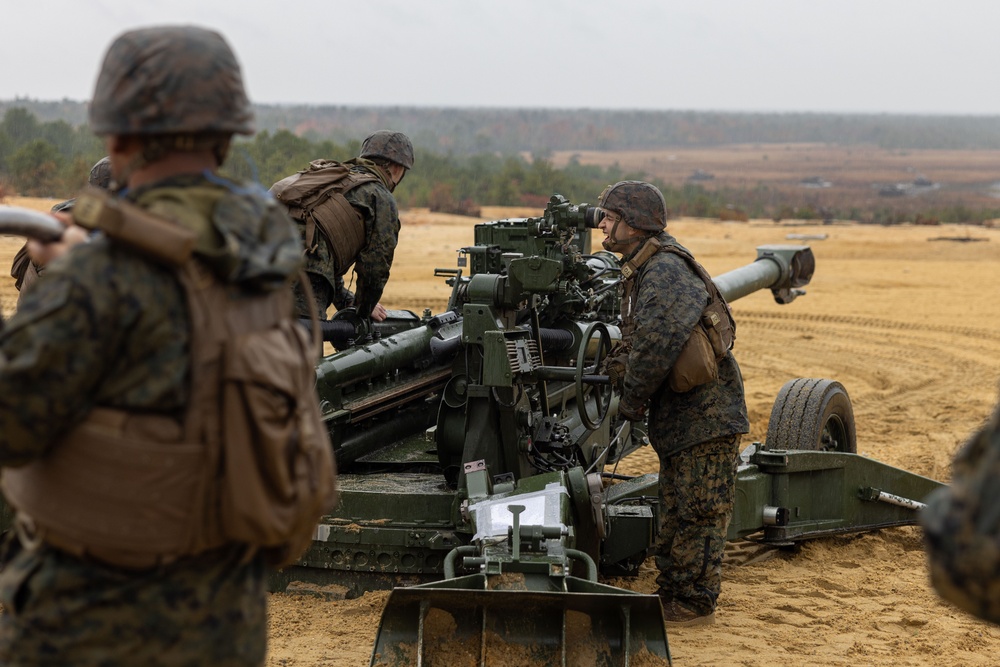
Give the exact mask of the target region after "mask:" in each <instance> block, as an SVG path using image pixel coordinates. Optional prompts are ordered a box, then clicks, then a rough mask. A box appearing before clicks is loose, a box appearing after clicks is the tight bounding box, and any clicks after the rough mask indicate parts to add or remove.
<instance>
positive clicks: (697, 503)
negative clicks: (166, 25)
mask: <svg viewBox="0 0 1000 667" xmlns="http://www.w3.org/2000/svg"><path fill="white" fill-rule="evenodd" d="M598 206H599V207H600V208H601V210H602V212H603V213H604V217H603V219H602V220H601V223H600V227H601V229H602V230H603V231H604V232H605V234H606V235H607V238H606V239H605V240H604V247H605V248H606V249H608V250H612V251H614V252H620V253H622V255H623V256H622V261H623V265H627V262H628V261H629V260H631V259H633V258H634V257H636V256H637V254H638V253H640V252H641V250H642V248H643V246H644V245H645V244H646V242H647V240H648V239H650V238H655V239H656V240H657V241H658V242H659V244H660V245H661V246H668V245H674V246H679V244H678V243H677V240H676V239H675V238H674V237H673V236H671V235H670V234H668V233H667V232H666V231H665V228H666V217H667V211H666V204H665V202H664V200H663V195H662V194H661V193H660V191H659V190H658V189H656V188H655V187H654V186H652V185H650V184H648V183H642V182H638V181H623V182H619V183H616V184H615V185H613V186H610V187H609V188H607V189H606V190H605V191H604V193H603V194H602V195H601V198H600V201H599V203H598ZM626 273H627V272H626ZM623 282H624V285H625V286H624V292H625V294H624V296H623V300H622V316H623V331H624V333H625V337H626V344H627V345H628V348H627V349H628V354H627V361H626V362H625V368H624V373H623V375H622V373H621V371H620V370H619V371H618V372H617V373H616V372H612V373H611V374H612V377H613V378H615V377H616V375H618V376H621V377H622V384H621V391H622V395H621V400H620V402H619V414H620V416H621V417H623V418H625V419H629V420H632V421H640V420H642V419H643V418H644V417H646V416H647V406H648V426H649V437H650V442H651V444H652V446H653V449H654V450H656V453H657V455H658V457H659V459H660V476H659V495H660V513H659V516H660V525H659V533H658V537H657V543H656V546H655V556H656V564H657V567H658V569H659V570H660V575H659V577H657V583H658V584H659V591H658V593H659V595H660V598H661V601H662V602H663V607H664V616H665V618H666V620H667V622H668V624H671V625H694V624H699V623H706V622H712V621H713V620H714V616H713V614H714V611H715V606H716V601H717V599H718V596H719V591H720V589H721V569H722V568H721V566H722V555H723V550H724V547H725V539H726V531H727V530H728V526H729V521H730V518H731V517H732V512H733V502H734V499H735V484H736V465H737V461H738V457H739V443H740V438H741V434H743V433H746V432H747V431H749V421H748V419H747V409H746V401H745V399H744V394H743V379H742V376H741V375H740V369H739V366H738V365H737V364H736V360H735V359H734V358H733V355H732V353H727V354H726V356H725V357H724V358H723V359H722V360H721V361H719V362H718V367H719V372H718V375H719V377H718V380H716V381H711V382H708V383H706V384H701V385H699V386H696V387H694V388H692V389H690V390H689V391H686V392H683V393H679V392H675V391H673V390H672V389H671V388H670V384H669V382H668V381H667V377H668V374H669V373H670V370H671V367H672V366H673V365H674V362H675V361H676V360H677V358H678V355H679V354H680V352H681V349H682V347H683V346H684V344H685V343H686V342H687V340H688V338H689V337H690V336H691V333H692V331H693V330H694V327H695V326H696V324H697V323H698V321H699V319H700V318H701V315H702V312H703V311H704V309H705V307H706V306H707V305H708V303H709V294H708V291H707V289H706V287H705V283H704V282H703V281H702V279H701V278H700V277H699V276H698V275H697V274H696V273H695V272H694V270H693V269H692V268H691V267H690V266H689V265H688V263H687V262H686V261H685V260H684V259H683V258H682V257H680V256H679V255H677V254H674V253H672V252H665V251H660V252H655V253H654V254H652V255H651V256H649V257H648V259H646V260H645V261H644V262H641V264H640V265H639V266H638V267H637V268H636V269H635V273H633V274H632V275H631V276H630V277H628V278H627V279H626V280H625V281H623Z"/></svg>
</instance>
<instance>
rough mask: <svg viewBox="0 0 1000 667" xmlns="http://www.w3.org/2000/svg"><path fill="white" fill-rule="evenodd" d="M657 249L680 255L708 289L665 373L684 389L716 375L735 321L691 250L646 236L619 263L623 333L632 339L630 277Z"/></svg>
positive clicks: (676, 387) (677, 388) (732, 338)
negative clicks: (698, 313) (621, 284)
mask: <svg viewBox="0 0 1000 667" xmlns="http://www.w3.org/2000/svg"><path fill="white" fill-rule="evenodd" d="M660 252H669V253H673V254H675V255H678V256H679V257H681V258H683V259H684V261H685V262H686V263H687V265H688V266H689V267H691V270H692V271H694V272H695V275H697V276H698V277H699V278H701V280H702V282H703V283H705V289H706V290H707V291H708V296H709V301H708V305H706V306H705V308H704V310H702V313H701V317H699V318H698V323H697V324H696V325H695V327H694V329H693V330H692V331H691V335H690V336H689V337H688V339H687V341H685V343H684V346H683V347H682V348H681V351H680V354H678V356H677V359H676V360H675V361H674V365H673V366H671V368H670V371H669V373H668V374H667V383H668V385H669V387H670V389H672V390H673V391H675V392H677V393H684V392H686V391H690V390H691V389H693V388H695V387H697V386H700V385H703V384H706V383H708V382H712V381H714V380H717V379H719V364H718V362H719V361H721V360H722V359H723V358H724V357H725V356H726V354H727V353H728V352H729V351H730V350H731V349H732V348H733V343H734V342H735V340H736V322H735V320H733V314H732V311H731V310H730V308H729V304H728V303H726V300H725V298H724V297H723V296H722V293H721V292H720V291H719V288H718V287H717V286H716V284H715V281H713V280H712V277H711V276H710V275H709V274H708V271H706V270H705V267H703V266H702V265H701V264H700V263H699V262H698V261H697V260H696V259H695V258H694V256H693V255H691V253H689V252H687V251H686V250H685V249H683V248H681V247H680V246H676V245H672V244H668V245H661V244H660V242H659V240H657V239H656V238H651V239H649V240H647V241H646V242H645V243H644V244H643V245H642V247H641V248H640V249H639V251H638V252H637V253H636V254H635V256H633V257H632V259H630V260H629V261H627V262H625V263H624V264H623V265H622V276H623V277H624V278H625V283H624V294H623V295H622V334H623V337H624V338H625V339H626V340H631V336H632V332H633V330H634V329H635V315H634V313H633V312H632V296H633V294H634V292H635V287H636V286H635V281H634V280H632V277H633V276H634V275H635V274H636V272H637V271H638V270H639V269H640V268H641V267H642V266H643V265H644V264H645V263H646V262H647V261H649V259H650V258H651V257H652V256H653V255H655V254H657V253H660Z"/></svg>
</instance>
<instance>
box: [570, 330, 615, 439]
mask: <svg viewBox="0 0 1000 667" xmlns="http://www.w3.org/2000/svg"><path fill="white" fill-rule="evenodd" d="M595 335H596V337H597V348H596V349H595V350H594V356H593V358H592V359H590V360H589V363H588V359H587V348H589V347H590V341H591V340H592V339H593V338H594V336H595ZM610 352H611V334H609V333H608V328H607V327H606V326H605V325H604V323H603V322H593V323H592V324H591V325H590V326H588V327H587V330H586V331H584V333H583V340H582V341H581V342H580V353H579V354H578V355H577V358H576V375H575V378H574V379H575V381H576V409H577V411H578V412H579V413H580V421H581V422H583V425H584V426H585V427H586V428H588V429H589V430H591V431H596V430H597V429H598V428H599V427H600V425H601V423H602V422H603V421H604V417H605V416H607V414H608V408H609V407H611V385H610V384H605V385H602V384H588V383H585V382H584V376H585V375H596V374H597V373H598V371H599V369H600V368H601V364H603V363H604V360H605V359H606V358H607V356H608V354H609V353H610ZM588 393H589V394H593V395H594V404H595V408H596V410H595V412H596V413H597V414H596V416H594V417H591V416H590V410H589V409H587V394H588Z"/></svg>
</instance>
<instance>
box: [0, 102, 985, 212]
mask: <svg viewBox="0 0 1000 667" xmlns="http://www.w3.org/2000/svg"><path fill="white" fill-rule="evenodd" d="M383 120H385V119H382V118H370V119H369V121H370V124H369V127H403V126H402V125H399V124H395V123H391V122H382V121H383ZM411 132H412V130H411ZM363 134H364V133H363V132H358V133H357V134H356V135H355V136H352V137H351V138H349V139H345V140H341V141H337V140H334V139H316V138H315V137H314V133H305V134H304V135H300V134H296V133H293V132H292V131H290V130H287V129H279V130H275V131H270V130H263V131H260V132H258V133H257V134H256V135H255V136H253V137H252V138H249V139H242V138H240V139H237V140H236V141H235V142H234V145H233V150H232V151H231V152H230V156H229V159H228V160H227V162H226V164H225V165H223V173H224V174H227V175H229V176H231V177H233V178H238V179H241V180H252V181H256V182H259V183H260V184H262V185H263V186H264V187H270V186H271V185H272V184H273V183H275V182H276V181H278V180H280V179H281V178H284V177H285V176H287V175H289V174H292V173H294V172H296V171H298V170H300V169H303V168H305V167H306V166H307V165H308V163H309V162H310V161H311V160H314V159H317V158H327V159H334V160H346V159H348V158H351V157H353V156H355V155H357V153H358V151H359V149H360V138H361V136H362V135H363ZM411 136H412V135H411ZM414 143H415V150H416V167H415V168H414V169H413V170H412V171H411V172H409V173H408V174H407V175H406V178H405V179H404V181H403V183H402V184H401V185H400V187H399V188H398V189H397V191H396V198H397V200H398V201H399V204H400V206H401V207H402V208H409V207H429V208H431V209H432V210H435V211H445V212H452V213H464V214H470V215H478V210H479V207H480V206H482V205H501V206H532V207H536V208H542V207H543V206H544V205H545V202H546V201H547V200H548V199H549V197H550V196H551V195H552V194H553V193H559V194H562V195H564V196H565V197H567V198H568V199H569V200H570V201H573V202H575V203H584V202H589V203H591V204H593V203H596V200H597V197H598V195H599V194H600V192H601V191H602V190H603V189H604V187H605V186H606V185H608V184H610V183H614V182H616V181H619V180H629V179H636V180H646V181H650V182H652V183H654V184H655V185H657V186H658V187H659V188H660V189H661V190H662V191H663V194H664V197H665V198H666V201H667V206H668V208H669V209H670V212H671V214H672V215H675V216H683V215H688V216H695V217H718V218H722V219H731V220H743V219H746V218H747V217H751V218H774V219H787V218H796V219H830V218H838V219H850V220H862V221H867V222H876V223H889V224H892V223H897V222H902V221H905V220H918V221H919V220H923V221H946V222H982V221H984V220H990V219H994V218H1000V209H995V210H994V209H989V210H987V209H972V208H968V207H965V206H949V207H948V208H946V209H941V210H925V208H926V207H925V208H921V209H919V210H916V209H915V208H912V207H910V208H905V209H904V208H901V207H899V206H896V207H886V206H882V207H878V208H876V209H872V210H868V209H866V208H859V207H856V206H853V205H852V204H851V203H850V202H842V203H841V204H840V205H838V206H839V208H833V207H830V208H826V209H818V208H816V207H815V206H813V205H810V204H808V203H807V202H803V201H801V196H798V197H796V196H794V195H790V194H789V193H787V192H782V191H779V190H777V189H774V188H770V187H768V186H765V185H763V184H758V185H756V186H751V187H744V188H739V189H735V188H725V187H716V188H713V189H708V188H706V187H704V186H702V185H701V184H696V183H687V184H684V185H670V184H667V183H664V182H663V181H661V180H659V179H657V178H654V177H652V176H650V175H649V174H644V173H638V172H626V171H623V170H622V169H620V168H619V167H618V166H617V165H615V166H611V167H608V168H602V167H598V166H592V165H591V166H588V165H582V164H580V163H579V162H578V161H577V160H575V159H571V160H570V161H569V163H568V164H567V165H566V166H565V167H563V168H556V167H555V166H554V165H553V163H552V162H551V161H550V160H548V159H547V158H546V157H545V155H546V154H545V153H544V152H538V151H536V152H534V153H533V156H532V157H531V158H530V159H529V158H526V157H524V152H523V151H522V152H511V153H502V152H498V151H492V150H490V151H487V150H483V151H481V152H477V153H472V154H465V153H462V152H460V151H442V150H440V149H435V148H434V147H428V146H427V145H426V144H425V143H422V142H421V141H420V139H419V138H415V141H414ZM103 155H104V149H103V144H102V142H101V140H100V139H98V138H97V137H95V136H93V134H91V133H90V131H89V130H88V128H87V127H86V125H73V124H71V123H70V122H68V121H66V120H62V119H58V120H48V121H43V120H40V119H39V118H37V117H36V116H35V114H34V113H33V112H32V111H30V110H28V109H27V108H22V107H13V108H10V109H8V110H6V112H5V113H4V114H3V116H2V117H0V196H2V195H3V194H5V193H6V194H23V195H31V196H46V197H64V196H66V197H68V196H71V195H73V194H74V193H76V192H77V191H78V190H79V189H80V188H81V187H82V186H83V185H84V184H85V183H86V181H87V177H88V174H89V172H90V168H91V166H92V165H93V164H94V162H96V161H97V160H99V159H100V158H101V157H102V156H103Z"/></svg>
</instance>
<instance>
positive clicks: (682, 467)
mask: <svg viewBox="0 0 1000 667" xmlns="http://www.w3.org/2000/svg"><path fill="white" fill-rule="evenodd" d="M740 439H741V436H740V435H732V436H727V437H724V438H717V439H715V440H709V441H708V442H703V443H701V444H698V445H695V446H693V447H689V448H687V449H684V450H681V451H679V452H676V453H674V454H671V455H669V456H666V457H662V456H661V457H660V479H659V482H660V483H659V486H660V525H659V534H658V536H657V541H656V547H655V552H654V553H655V557H656V566H657V568H658V569H659V571H660V575H659V576H658V577H657V578H656V583H657V584H659V587H660V590H659V591H658V593H659V595H660V597H661V598H662V599H663V600H664V601H670V600H677V601H678V602H680V603H681V604H683V605H684V606H686V607H688V608H690V609H692V610H694V611H696V612H698V613H699V614H709V613H711V612H713V611H715V604H716V601H717V600H718V597H719V591H720V589H721V587H722V555H723V551H724V550H725V545H726V531H727V530H728V529H729V521H730V519H731V518H732V516H733V502H734V500H735V497H736V465H737V461H738V460H739V447H740Z"/></svg>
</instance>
